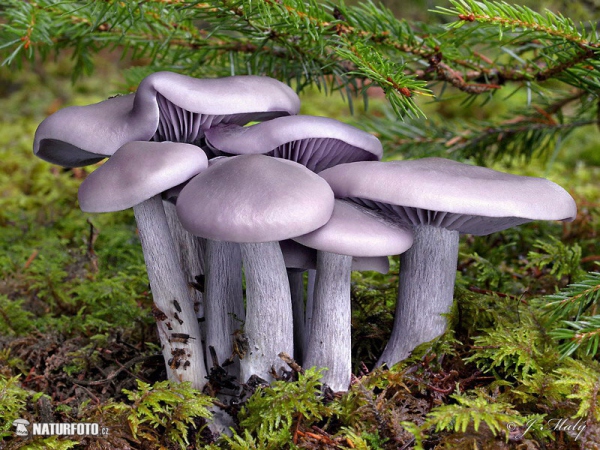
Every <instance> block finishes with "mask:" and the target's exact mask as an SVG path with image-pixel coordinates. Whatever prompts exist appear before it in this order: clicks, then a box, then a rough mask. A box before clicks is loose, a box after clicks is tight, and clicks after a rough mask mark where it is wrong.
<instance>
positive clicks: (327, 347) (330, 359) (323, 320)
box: [304, 251, 352, 392]
mask: <svg viewBox="0 0 600 450" xmlns="http://www.w3.org/2000/svg"><path fill="white" fill-rule="evenodd" d="M351 269H352V257H351V256H346V255H338V254H336V253H330V252H324V251H319V252H318V253H317V279H316V283H315V292H314V303H313V310H312V324H311V329H310V334H309V338H308V345H307V349H306V358H305V360H304V366H305V367H313V366H316V367H326V368H327V369H328V370H327V371H326V372H324V374H323V378H322V380H323V382H324V383H326V384H327V385H328V386H329V387H330V388H331V389H333V390H334V391H336V392H337V391H346V390H348V386H349V385H350V377H351V374H352V370H351V369H352V367H351V348H352V347H351V337H350V336H351V330H350V321H351V308H350V274H351Z"/></svg>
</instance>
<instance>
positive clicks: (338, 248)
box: [293, 200, 413, 256]
mask: <svg viewBox="0 0 600 450" xmlns="http://www.w3.org/2000/svg"><path fill="white" fill-rule="evenodd" d="M293 240H294V241H296V242H299V243H300V244H302V245H306V246H307V247H311V248H315V249H317V250H323V251H327V252H331V253H338V254H340V255H349V256H388V255H398V254H400V253H404V252H405V251H406V250H408V249H409V248H410V247H411V246H412V244H413V233H412V231H410V230H407V229H405V228H401V227H398V226H397V225H395V224H393V223H390V222H387V221H385V220H384V219H383V218H382V217H377V216H375V215H373V214H372V213H370V211H368V210H365V208H361V207H360V206H358V205H352V204H351V203H349V202H345V201H341V200H336V201H335V207H334V209H333V214H332V216H331V219H329V221H328V222H327V224H325V225H324V226H322V227H321V228H319V229H317V230H315V231H312V232H310V233H308V234H305V235H303V236H298V237H295V238H293Z"/></svg>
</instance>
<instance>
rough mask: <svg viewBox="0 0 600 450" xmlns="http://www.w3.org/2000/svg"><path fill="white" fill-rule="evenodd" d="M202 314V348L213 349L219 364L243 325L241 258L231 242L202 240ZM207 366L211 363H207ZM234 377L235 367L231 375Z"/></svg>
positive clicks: (228, 352)
mask: <svg viewBox="0 0 600 450" xmlns="http://www.w3.org/2000/svg"><path fill="white" fill-rule="evenodd" d="M205 260H206V263H207V264H206V273H205V276H204V286H205V287H204V292H205V294H204V298H205V305H204V313H205V317H206V321H205V322H206V348H208V347H209V346H212V347H214V349H215V353H216V355H217V359H218V360H219V364H223V362H225V360H226V359H228V358H229V357H230V356H231V355H232V353H233V336H234V333H235V331H236V330H238V329H241V328H242V327H243V324H244V291H243V289H242V254H241V252H240V245H239V244H237V243H235V242H226V241H214V240H212V239H207V240H206V253H205ZM207 363H208V365H209V366H211V363H210V362H209V361H207ZM229 370H230V373H231V375H235V376H237V375H238V372H239V367H237V366H236V368H235V369H234V370H233V371H231V368H229Z"/></svg>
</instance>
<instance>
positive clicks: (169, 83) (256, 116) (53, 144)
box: [33, 72, 300, 167]
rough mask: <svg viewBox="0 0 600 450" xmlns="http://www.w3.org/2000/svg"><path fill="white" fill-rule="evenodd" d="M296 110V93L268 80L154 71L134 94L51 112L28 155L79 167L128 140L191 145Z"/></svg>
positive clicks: (41, 125)
mask: <svg viewBox="0 0 600 450" xmlns="http://www.w3.org/2000/svg"><path fill="white" fill-rule="evenodd" d="M299 109H300V100H299V99H298V96H297V95H296V93H295V92H294V91H293V90H292V89H291V88H290V87H289V86H287V85H285V84H283V83H281V82H280V81H277V80H275V79H272V78H268V77H259V76H233V77H225V78H214V79H197V78H192V77H188V76H185V75H179V74H176V73H172V72H157V73H154V74H152V75H150V76H148V77H146V78H145V79H144V80H142V82H141V83H140V86H139V88H138V90H137V92H136V93H135V94H131V95H126V96H118V97H113V98H110V99H108V100H105V101H103V102H100V103H96V104H93V105H88V106H71V107H68V108H64V109H61V110H59V111H57V112H56V113H54V114H52V115H51V116H49V117H48V118H46V119H45V120H44V121H43V122H42V123H41V124H40V126H39V127H38V129H37V131H36V134H35V139H34V145H33V151H34V153H35V154H36V155H37V156H38V157H40V158H42V159H44V160H46V161H49V162H52V163H55V164H59V165H62V166H66V167H77V166H84V165H87V164H91V163H93V162H96V161H99V160H101V159H103V158H104V157H106V156H110V155H112V154H113V153H114V152H115V151H116V150H117V149H118V148H120V147H121V146H123V145H124V144H126V143H127V142H131V141H148V140H151V139H153V140H156V141H174V142H188V143H193V142H195V141H197V140H198V139H199V138H201V137H202V136H203V133H204V130H206V129H207V128H209V127H211V126H214V125H216V124H218V123H221V122H223V123H228V122H231V123H237V124H245V123H248V122H249V121H252V120H265V119H271V118H274V117H279V116H282V115H288V114H296V113H297V112H298V110H299ZM90 161H91V162H90Z"/></svg>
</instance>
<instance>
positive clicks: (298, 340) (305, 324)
mask: <svg viewBox="0 0 600 450" xmlns="http://www.w3.org/2000/svg"><path fill="white" fill-rule="evenodd" d="M279 246H280V247H281V252H282V253H283V260H284V261H285V267H286V268H287V274H288V279H289V281H290V292H291V296H292V310H293V315H294V358H295V359H296V360H297V361H303V360H304V355H305V353H306V345H307V343H308V331H309V330H310V327H311V323H312V317H313V299H314V296H313V293H314V281H315V280H314V278H315V276H316V269H317V250H315V249H314V248H310V247H306V246H304V245H302V244H300V243H298V242H296V241H294V240H292V239H287V240H285V241H281V242H280V243H279ZM389 269H390V262H389V260H388V258H387V256H379V257H375V256H373V257H368V256H364V257H357V256H353V257H352V266H351V270H352V271H355V270H356V271H367V270H372V271H375V272H379V273H387V272H388V271H389ZM306 271H309V276H308V283H307V288H306V292H307V295H306V301H305V300H304V291H305V289H304V273H305V272H306ZM311 273H313V274H315V276H311ZM311 278H312V279H311Z"/></svg>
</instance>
